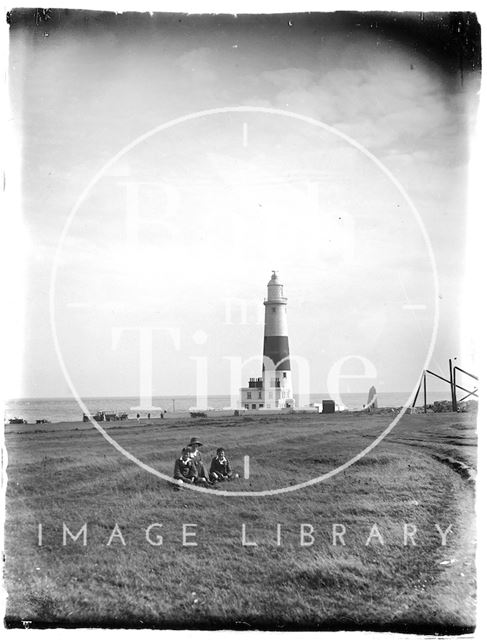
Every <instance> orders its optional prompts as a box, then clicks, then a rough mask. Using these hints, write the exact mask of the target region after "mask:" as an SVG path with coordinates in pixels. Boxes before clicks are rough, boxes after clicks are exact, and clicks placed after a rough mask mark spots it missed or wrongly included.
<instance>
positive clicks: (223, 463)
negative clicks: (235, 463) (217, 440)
mask: <svg viewBox="0 0 487 640" xmlns="http://www.w3.org/2000/svg"><path fill="white" fill-rule="evenodd" d="M232 476H233V472H232V470H231V468H230V463H229V462H228V458H226V457H225V450H224V449H223V447H218V449H217V450H216V456H215V457H214V458H213V459H212V461H211V465H210V480H214V481H215V482H222V481H224V480H231V479H232Z"/></svg>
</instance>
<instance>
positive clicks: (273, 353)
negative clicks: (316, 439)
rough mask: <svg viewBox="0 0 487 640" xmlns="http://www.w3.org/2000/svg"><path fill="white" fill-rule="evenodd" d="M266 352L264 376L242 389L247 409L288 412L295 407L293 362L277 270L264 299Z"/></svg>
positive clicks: (285, 308)
mask: <svg viewBox="0 0 487 640" xmlns="http://www.w3.org/2000/svg"><path fill="white" fill-rule="evenodd" d="M264 307H265V320H264V350H263V351H264V353H263V359H262V360H263V361H262V377H260V378H250V380H249V385H248V387H245V388H243V389H241V404H242V406H243V407H244V408H245V409H286V408H292V407H294V399H293V390H292V382H291V361H290V357H289V337H288V328H287V298H285V297H284V287H283V285H282V283H281V281H280V279H279V276H278V275H277V272H276V271H273V272H272V276H271V279H270V280H269V282H268V283H267V299H266V300H264Z"/></svg>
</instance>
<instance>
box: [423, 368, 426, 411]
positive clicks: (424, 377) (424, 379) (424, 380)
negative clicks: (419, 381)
mask: <svg viewBox="0 0 487 640" xmlns="http://www.w3.org/2000/svg"><path fill="white" fill-rule="evenodd" d="M423 393H424V412H425V413H426V371H425V372H424V373H423Z"/></svg>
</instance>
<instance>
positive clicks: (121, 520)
mask: <svg viewBox="0 0 487 640" xmlns="http://www.w3.org/2000/svg"><path fill="white" fill-rule="evenodd" d="M474 420H475V419H474V417H472V416H469V415H465V414H464V415H457V414H437V415H435V414H433V415H430V414H429V415H426V416H421V415H411V416H405V417H404V418H403V420H401V422H400V423H399V424H398V425H397V427H396V428H395V430H394V431H393V432H392V434H390V435H389V437H388V438H386V439H385V440H384V441H383V442H382V443H381V444H380V445H379V446H378V447H377V448H376V449H374V451H373V452H372V453H371V454H369V455H368V456H367V457H365V458H363V459H362V460H360V461H359V462H358V463H356V464H355V465H353V466H352V467H350V468H349V469H347V470H346V471H345V472H343V473H341V474H339V475H337V476H335V477H333V478H331V479H330V480H328V481H326V482H323V483H320V484H318V485H315V486H313V487H310V488H307V489H302V490H298V491H295V492H292V493H288V494H284V495H278V496H271V497H224V496H218V495H216V494H217V492H218V490H215V492H214V494H213V495H206V494H201V493H195V492H192V491H190V490H182V491H179V492H175V491H174V490H173V487H172V486H170V485H168V484H167V483H166V482H164V481H163V480H160V479H158V478H156V477H154V476H152V475H150V474H148V473H146V472H144V471H143V470H141V469H140V468H138V467H137V466H136V465H134V464H133V463H131V462H129V461H128V460H126V459H125V458H123V457H122V456H121V455H120V454H119V453H118V452H117V451H115V450H114V449H113V448H112V447H111V446H110V445H109V444H108V443H106V441H105V440H103V438H102V437H101V436H100V435H99V434H98V433H97V432H96V431H95V430H94V429H93V430H92V429H89V428H88V429H80V430H76V429H78V427H79V425H78V426H76V425H73V424H70V425H63V426H61V427H57V426H56V428H55V429H52V430H49V429H48V428H46V430H45V431H43V432H40V433H29V432H28V431H24V432H22V433H15V431H14V430H11V431H10V433H7V435H6V444H7V448H8V455H9V466H8V476H9V484H8V488H7V522H6V554H7V559H6V581H7V588H8V593H9V599H8V603H7V607H8V609H7V624H9V625H20V624H21V621H22V620H30V621H33V623H34V624H36V625H37V626H42V625H47V626H50V625H51V626H63V625H74V626H76V625H80V626H100V625H101V626H121V627H124V626H153V627H172V628H178V627H179V628H181V627H183V628H184V627H191V628H209V627H227V628H228V627H233V628H242V629H246V628H274V629H278V628H283V629H289V628H301V629H318V628H320V629H337V628H340V629H353V628H362V629H381V628H382V629H396V630H404V631H406V630H408V631H413V630H418V629H422V630H429V631H431V632H433V631H437V632H440V631H446V630H453V631H467V630H470V629H471V628H472V626H473V625H474V567H473V552H474V549H473V535H474V534H473V529H472V514H473V485H472V482H471V481H470V480H469V479H468V477H466V476H465V475H464V474H461V473H459V472H458V468H455V467H454V466H452V464H451V461H452V460H456V461H459V462H462V464H463V465H464V466H466V467H468V468H473V467H474V465H475V444H476V443H475V430H474ZM387 424H388V419H387V417H385V416H363V415H353V414H352V415H348V416H345V415H335V416H326V417H325V416H321V415H306V416H304V415H286V416H268V417H260V416H259V417H255V418H252V419H251V420H248V419H247V420H245V419H242V418H230V419H215V420H204V419H202V420H194V421H192V422H190V421H188V420H181V421H176V422H166V423H164V424H152V425H143V424H141V425H130V426H125V427H113V428H111V430H110V433H111V435H113V436H114V437H115V438H116V439H117V441H119V442H120V444H122V445H123V446H125V447H126V448H127V449H128V450H130V451H131V452H132V453H133V454H135V455H137V456H138V457H139V458H140V459H142V460H143V461H144V462H146V463H148V464H151V465H153V466H154V467H156V468H157V469H159V470H161V471H163V472H165V473H168V474H170V473H171V471H172V466H173V460H174V458H175V456H176V455H177V454H178V452H179V450H180V448H181V446H182V445H184V444H186V443H187V442H188V441H189V438H190V437H191V436H193V435H196V436H198V437H199V438H201V439H202V441H203V442H204V443H205V445H206V446H205V448H204V449H203V451H208V453H207V454H206V457H207V459H208V460H209V451H210V450H213V449H214V448H216V446H219V445H220V444H222V445H224V446H225V448H226V450H227V452H228V453H229V454H230V455H231V458H232V461H233V463H234V466H235V467H236V468H237V469H238V467H240V469H238V470H239V471H242V461H243V456H244V455H249V456H250V461H251V467H250V468H251V477H250V479H249V480H248V481H246V480H243V479H240V480H237V481H235V482H234V483H232V484H231V485H230V484H228V485H225V489H230V488H232V489H246V490H247V489H249V490H262V489H269V488H276V487H278V486H283V485H290V484H295V483H297V482H301V481H303V480H305V479H309V478H311V477H315V476H317V475H321V474H322V473H325V472H326V471H328V470H330V469H332V468H334V467H335V466H336V465H338V464H341V463H343V462H345V461H346V460H347V459H349V458H350V457H351V456H352V455H355V454H356V453H358V452H359V451H360V450H362V449H363V448H364V447H365V446H366V445H367V444H368V443H369V442H370V441H371V439H372V438H373V437H375V436H376V435H378V434H379V433H380V432H381V431H382V430H383V429H384V428H385V426H386V425H387ZM63 522H65V523H66V524H67V526H68V527H69V528H70V530H71V531H72V532H78V531H79V529H80V528H81V527H82V525H83V524H84V523H87V545H86V546H83V544H82V541H81V538H79V539H78V541H77V542H73V541H72V540H70V539H68V541H67V545H66V546H63V544H62V538H63ZM38 523H42V524H43V546H41V547H40V546H38V545H37V542H38V540H37V533H38V532H37V526H38ZM116 523H117V524H118V525H119V527H120V531H121V532H122V534H123V537H124V541H125V543H126V544H125V546H124V545H123V544H122V543H121V540H120V537H117V536H115V537H114V538H113V541H112V544H111V545H110V546H107V542H108V540H109V537H110V535H111V534H112V532H113V529H114V527H115V524H116ZM152 523H160V525H161V526H160V527H156V528H154V529H153V531H152V537H153V538H154V539H155V537H156V535H157V534H160V535H163V544H162V545H161V546H152V545H151V544H149V542H147V540H146V537H145V530H146V528H147V527H148V526H149V525H151V524H152ZM184 523H191V524H196V525H197V527H195V528H192V529H191V531H194V532H196V537H195V538H188V541H196V542H197V544H198V546H195V547H191V546H187V547H185V546H183V545H182V528H183V524H184ZM333 523H337V524H340V525H342V526H343V527H345V531H346V533H345V535H344V542H345V546H341V545H340V544H337V545H336V546H333V545H332V527H333ZM405 523H411V524H414V525H415V526H416V527H417V534H416V542H417V545H416V546H412V545H410V544H409V545H408V546H404V545H403V527H404V524H405ZM243 524H245V525H246V531H247V537H248V540H249V541H252V542H256V543H257V546H242V525H243ZM278 524H280V525H281V545H280V546H277V543H276V535H277V532H276V527H277V525H278ZM302 524H310V525H312V526H313V528H314V538H315V541H314V544H312V545H310V546H301V544H300V542H301V540H300V526H301V525H302ZM374 524H376V525H377V527H378V530H379V532H380V534H381V535H382V537H383V541H384V544H383V545H381V544H380V542H379V541H378V539H377V536H375V537H374V539H372V540H371V542H370V544H369V545H366V542H367V538H368V537H369V535H370V533H371V528H372V527H373V525H374ZM435 524H439V526H440V527H441V528H442V530H443V531H445V530H446V529H447V527H448V526H449V525H450V524H451V525H452V530H451V533H450V534H449V535H448V537H447V545H446V546H441V539H440V535H439V533H438V531H437V529H436V528H435ZM307 530H309V529H307ZM340 530H342V529H340ZM309 540H310V539H309V538H306V537H305V541H309ZM337 542H340V541H339V540H337Z"/></svg>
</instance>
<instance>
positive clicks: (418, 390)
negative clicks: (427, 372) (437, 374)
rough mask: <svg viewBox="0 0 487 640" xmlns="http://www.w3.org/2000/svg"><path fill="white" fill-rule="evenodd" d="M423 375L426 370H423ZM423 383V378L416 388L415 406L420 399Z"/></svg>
mask: <svg viewBox="0 0 487 640" xmlns="http://www.w3.org/2000/svg"><path fill="white" fill-rule="evenodd" d="M423 375H424V371H423ZM422 384H423V381H422V380H421V381H420V383H419V386H418V388H417V389H416V395H415V396H414V400H413V405H412V406H413V407H415V406H416V400H417V399H418V396H419V392H420V391H421V385H422Z"/></svg>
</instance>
